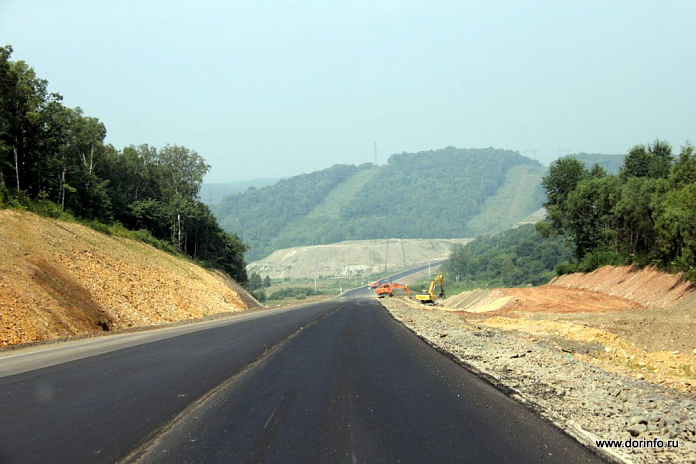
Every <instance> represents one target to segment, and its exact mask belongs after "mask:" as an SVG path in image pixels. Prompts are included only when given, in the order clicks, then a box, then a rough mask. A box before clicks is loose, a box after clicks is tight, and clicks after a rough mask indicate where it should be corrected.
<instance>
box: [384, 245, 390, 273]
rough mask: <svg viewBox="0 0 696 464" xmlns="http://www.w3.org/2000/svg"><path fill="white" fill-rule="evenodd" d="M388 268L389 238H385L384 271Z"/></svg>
mask: <svg viewBox="0 0 696 464" xmlns="http://www.w3.org/2000/svg"><path fill="white" fill-rule="evenodd" d="M387 269H389V239H387V256H386V257H385V258H384V273H385V274H386V273H387Z"/></svg>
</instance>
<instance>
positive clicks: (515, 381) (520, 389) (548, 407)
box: [377, 266, 696, 462]
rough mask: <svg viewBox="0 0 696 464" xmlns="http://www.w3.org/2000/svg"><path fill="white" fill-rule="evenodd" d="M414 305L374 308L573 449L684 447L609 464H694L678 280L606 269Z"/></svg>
mask: <svg viewBox="0 0 696 464" xmlns="http://www.w3.org/2000/svg"><path fill="white" fill-rule="evenodd" d="M438 278H441V276H438ZM438 278H436V279H435V280H434V281H433V283H434V284H437V285H439V284H442V283H443V282H442V281H438ZM385 285H386V284H385ZM437 285H435V286H433V285H431V288H430V295H431V296H430V298H432V296H435V297H436V298H437V296H438V295H437V292H438V291H439V289H438V288H437ZM433 287H435V288H436V291H435V295H433ZM377 290H378V291H379V290H380V289H377ZM445 290H446V284H445V286H444V288H443V289H442V292H441V293H440V294H444V293H445ZM399 296H400V295H399ZM411 296H412V295H410V294H406V295H403V297H394V298H381V299H380V301H381V302H382V304H383V306H384V307H385V308H387V310H388V311H389V312H390V313H391V314H392V316H393V317H395V318H396V319H397V320H399V321H401V322H402V323H403V324H404V325H406V326H407V327H409V328H410V329H411V330H412V331H414V332H415V333H416V334H418V335H419V336H420V337H421V338H423V339H424V340H425V341H427V342H428V343H429V344H431V345H432V346H434V347H435V348H437V349H439V350H441V351H443V352H445V353H447V354H448V355H450V356H453V357H454V358H455V359H456V360H457V361H458V362H460V363H461V364H463V365H465V366H466V367H468V368H469V369H471V370H474V371H475V372H478V373H479V374H480V375H481V376H484V377H486V378H488V379H489V381H490V382H492V383H494V384H496V385H497V386H499V387H500V388H504V389H508V390H509V391H510V392H511V393H512V394H514V395H515V396H516V397H517V398H518V399H519V400H520V401H523V402H527V403H528V404H529V405H530V406H531V407H534V408H536V409H537V410H538V411H539V412H540V413H541V414H542V415H545V417H547V418H548V419H549V420H551V421H552V422H554V423H556V424H557V425H559V426H560V427H561V428H563V429H564V430H566V431H567V432H568V433H570V434H571V435H573V436H575V437H576V438H577V439H578V440H580V441H583V442H586V443H591V442H592V441H593V440H594V439H597V438H603V437H608V436H612V437H614V436H619V437H624V438H625V437H633V438H640V439H644V440H651V439H653V438H655V437H660V438H664V437H669V438H672V439H674V440H681V441H680V443H681V445H680V446H681V447H680V448H679V449H672V450H669V451H665V452H663V453H660V454H659V455H656V454H655V453H654V452H653V451H651V450H645V449H633V450H628V451H627V450H621V451H620V452H619V451H617V455H616V458H617V459H619V460H624V461H632V462H691V458H692V457H693V453H694V451H696V430H695V427H696V420H695V418H694V416H693V414H692V413H691V412H692V411H693V408H694V405H695V402H694V393H696V339H695V338H694V334H695V333H696V322H695V321H694V317H695V316H696V292H694V285H693V284H692V283H690V282H688V281H686V280H684V279H683V278H681V276H679V275H671V274H666V273H664V272H661V271H659V270H656V269H653V268H647V269H643V270H638V269H634V268H631V267H609V266H607V267H604V268H600V269H598V270H596V271H594V272H592V273H589V274H582V273H575V274H569V275H564V276H561V277H558V278H556V279H554V280H553V281H552V282H550V283H549V284H548V285H544V286H541V287H534V288H494V289H481V290H474V291H471V292H464V293H461V294H458V295H454V296H451V297H449V298H442V299H436V300H435V301H432V300H430V301H428V302H427V303H429V304H423V301H419V300H421V296H420V295H419V296H418V299H416V297H415V296H413V298H411ZM425 297H426V295H424V296H423V298H425ZM617 431H618V433H617ZM656 458H657V459H656Z"/></svg>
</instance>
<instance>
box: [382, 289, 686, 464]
mask: <svg viewBox="0 0 696 464" xmlns="http://www.w3.org/2000/svg"><path fill="white" fill-rule="evenodd" d="M382 303H383V305H384V306H385V307H386V308H387V309H388V311H389V312H390V313H391V314H392V316H393V317H394V318H395V319H397V320H399V321H401V322H402V323H403V324H404V325H406V326H407V327H408V328H410V329H411V330H413V331H414V332H415V333H416V334H418V335H419V336H420V337H421V338H423V339H425V340H426V341H428V342H429V343H430V344H432V345H433V346H435V347H436V348H438V349H440V350H442V351H445V352H447V353H450V354H451V355H453V356H454V357H455V358H456V359H457V360H458V361H459V362H461V363H462V364H464V365H465V366H467V367H469V368H470V369H471V370H473V371H475V372H477V373H479V374H480V375H481V376H483V377H484V378H488V379H489V380H490V381H491V382H492V383H494V384H496V385H498V386H499V387H501V388H502V389H509V393H511V394H512V395H513V396H516V397H517V399H518V400H520V401H521V402H523V403H526V404H527V405H528V406H529V407H531V408H533V409H536V410H537V411H539V412H540V413H541V414H542V415H544V416H546V417H547V418H549V419H550V420H551V421H553V422H554V423H556V424H557V425H558V426H560V427H561V428H562V429H564V430H566V431H567V432H568V433H570V434H571V435H573V436H575V437H576V438H578V439H579V440H580V441H582V442H584V443H585V444H588V445H590V446H593V447H594V440H600V439H606V440H626V439H637V440H641V439H645V440H653V439H655V438H657V439H660V440H664V441H665V442H666V441H667V440H678V441H679V447H678V448H670V449H667V448H659V449H654V448H631V449H621V450H618V449H613V450H607V451H606V452H608V453H610V454H611V455H613V456H614V457H615V458H616V459H620V460H624V461H634V462H694V460H695V459H696V414H694V413H695V412H696V395H694V393H692V392H679V391H677V390H674V389H672V388H670V387H668V386H665V385H659V384H654V383H651V382H648V381H646V380H643V379H641V378H640V377H642V375H640V374H638V375H637V376H629V375H624V374H623V373H620V372H610V371H607V370H604V369H602V368H601V367H599V366H597V365H592V364H589V363H587V362H584V361H583V360H582V357H581V356H578V355H577V354H576V353H575V351H574V350H573V349H568V348H564V347H562V346H558V345H557V344H555V343H554V341H553V339H549V338H544V337H539V338H536V337H534V336H532V335H530V334H528V333H524V332H518V331H510V330H501V329H498V328H493V327H486V326H484V325H479V324H475V323H470V322H467V320H465V319H464V318H463V317H461V315H460V314H457V313H453V312H448V311H444V310H442V309H438V308H425V307H422V306H418V305H413V304H409V303H407V302H405V301H402V300H400V299H389V300H384V301H383V302H382ZM595 348H596V349H601V345H598V346H596V347H595ZM637 377H638V378H637Z"/></svg>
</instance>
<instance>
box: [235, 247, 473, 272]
mask: <svg viewBox="0 0 696 464" xmlns="http://www.w3.org/2000/svg"><path fill="white" fill-rule="evenodd" d="M470 240H471V239H468V238H463V239H430V240H428V239H423V240H418V239H403V240H402V239H388V240H352V241H346V242H339V243H332V244H329V245H316V246H307V247H295V248H286V249H283V250H277V251H275V252H273V253H272V254H271V255H270V256H268V257H266V258H263V259H261V260H259V261H255V262H253V263H251V264H249V265H248V266H247V271H248V272H249V273H250V274H251V273H253V272H256V273H259V274H260V275H262V276H269V277H270V278H272V279H286V278H288V279H307V278H314V277H322V278H326V277H336V276H345V277H353V276H369V275H372V274H382V275H387V274H389V273H390V272H392V271H400V270H404V269H409V268H411V267H415V266H417V265H419V264H423V263H427V262H428V260H436V259H443V258H446V257H447V256H448V255H449V253H450V250H451V249H452V247H453V246H454V245H455V244H466V243H468V242H469V241H470Z"/></svg>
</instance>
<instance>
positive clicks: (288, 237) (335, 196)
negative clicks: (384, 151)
mask: <svg viewBox="0 0 696 464" xmlns="http://www.w3.org/2000/svg"><path fill="white" fill-rule="evenodd" d="M378 172H379V169H377V168H373V169H365V170H362V171H358V172H356V173H355V174H353V175H352V176H351V177H349V178H348V179H346V180H345V181H343V182H341V183H340V184H338V185H337V186H336V188H334V189H333V190H331V191H330V192H329V194H328V195H326V197H325V198H324V200H323V201H322V202H321V203H319V204H318V205H317V206H316V207H315V208H314V209H313V210H312V211H310V212H309V214H307V215H306V216H304V217H298V218H297V219H296V220H294V221H293V222H291V223H290V224H288V225H287V227H285V229H283V231H281V232H280V234H278V236H277V237H275V238H274V239H273V240H272V242H271V243H272V245H273V248H283V247H284V246H287V244H293V245H299V244H300V243H297V237H303V236H306V235H307V231H314V232H315V234H317V239H316V240H315V242H316V244H323V243H325V241H326V239H325V238H324V237H323V235H319V234H321V232H320V231H322V230H324V229H326V227H327V224H331V223H332V221H336V220H338V219H339V218H340V211H341V208H342V207H344V206H346V205H348V204H349V203H350V202H351V201H352V200H353V198H354V197H355V195H356V193H357V192H359V191H360V190H361V189H362V188H363V186H365V184H367V183H368V182H369V181H370V180H371V179H372V178H373V177H375V175H376V174H377V173H378Z"/></svg>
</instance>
